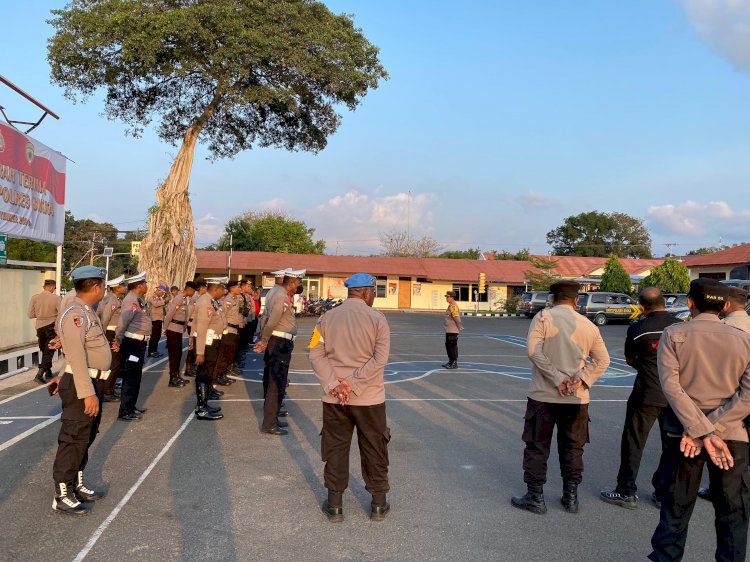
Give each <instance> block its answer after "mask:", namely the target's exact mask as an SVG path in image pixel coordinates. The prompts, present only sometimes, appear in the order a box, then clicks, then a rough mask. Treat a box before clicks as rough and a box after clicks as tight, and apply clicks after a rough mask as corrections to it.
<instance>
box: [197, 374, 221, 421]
mask: <svg viewBox="0 0 750 562" xmlns="http://www.w3.org/2000/svg"><path fill="white" fill-rule="evenodd" d="M195 393H196V394H197V395H198V407H197V408H196V410H195V417H196V418H198V419H199V420H220V419H221V418H223V417H224V414H220V413H219V412H216V411H215V410H214V409H213V408H212V409H210V410H209V409H208V383H207V382H202V381H201V382H198V383H197V384H196V385H195Z"/></svg>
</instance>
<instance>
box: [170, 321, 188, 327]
mask: <svg viewBox="0 0 750 562" xmlns="http://www.w3.org/2000/svg"><path fill="white" fill-rule="evenodd" d="M172 324H179V325H180V326H184V325H185V322H183V321H182V320H172Z"/></svg>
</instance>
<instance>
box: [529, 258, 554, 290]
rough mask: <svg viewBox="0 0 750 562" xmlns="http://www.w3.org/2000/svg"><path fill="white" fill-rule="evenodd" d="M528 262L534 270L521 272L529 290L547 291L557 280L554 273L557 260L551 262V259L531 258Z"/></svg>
mask: <svg viewBox="0 0 750 562" xmlns="http://www.w3.org/2000/svg"><path fill="white" fill-rule="evenodd" d="M529 261H530V262H531V266H532V267H533V268H534V269H527V270H526V271H524V272H523V274H524V275H525V276H526V283H527V284H528V285H529V289H531V290H532V291H549V288H550V286H551V285H552V283H554V282H555V281H557V280H558V279H559V277H558V276H557V275H555V273H554V271H555V267H556V266H557V260H553V259H552V258H551V257H550V258H541V257H532V258H531V259H529Z"/></svg>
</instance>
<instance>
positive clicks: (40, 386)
mask: <svg viewBox="0 0 750 562" xmlns="http://www.w3.org/2000/svg"><path fill="white" fill-rule="evenodd" d="M43 388H47V386H46V385H39V386H37V387H36V388H30V389H28V390H25V391H23V392H21V393H20V394H16V395H15V396H11V397H10V398H6V399H5V400H0V404H5V403H6V402H10V401H11V400H15V399H16V398H21V396H26V395H27V394H31V393H32V392H36V391H37V390H42V389H43Z"/></svg>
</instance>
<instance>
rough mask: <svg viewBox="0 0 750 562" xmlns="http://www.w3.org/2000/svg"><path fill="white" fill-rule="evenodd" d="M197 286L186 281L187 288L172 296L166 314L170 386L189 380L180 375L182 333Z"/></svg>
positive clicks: (182, 384) (179, 384) (184, 383)
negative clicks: (189, 303) (189, 304)
mask: <svg viewBox="0 0 750 562" xmlns="http://www.w3.org/2000/svg"><path fill="white" fill-rule="evenodd" d="M196 289H197V286H196V284H195V283H194V282H192V281H188V282H187V283H185V288H184V289H183V291H182V292H181V293H180V292H178V293H177V294H176V295H175V296H173V297H172V300H171V301H170V302H169V306H167V313H166V315H165V316H164V326H165V330H164V332H165V334H166V336H167V353H168V354H169V386H171V387H178V388H179V387H183V386H185V385H186V384H188V381H187V380H185V379H183V378H182V377H181V376H180V362H181V361H182V335H183V334H184V333H185V329H186V327H187V321H188V302H189V301H190V298H191V297H192V296H193V295H194V294H195V291H196Z"/></svg>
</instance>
